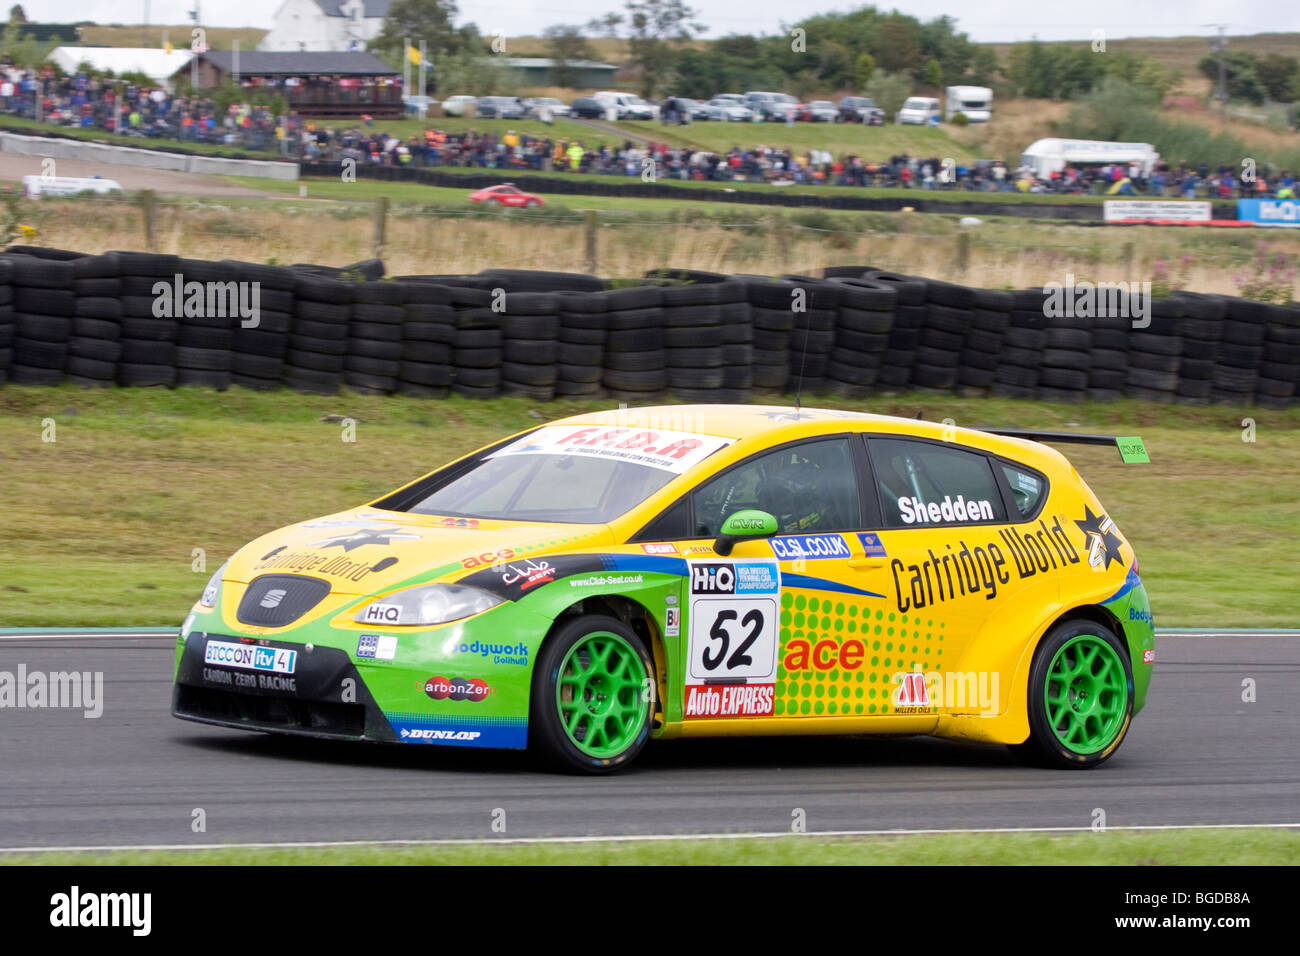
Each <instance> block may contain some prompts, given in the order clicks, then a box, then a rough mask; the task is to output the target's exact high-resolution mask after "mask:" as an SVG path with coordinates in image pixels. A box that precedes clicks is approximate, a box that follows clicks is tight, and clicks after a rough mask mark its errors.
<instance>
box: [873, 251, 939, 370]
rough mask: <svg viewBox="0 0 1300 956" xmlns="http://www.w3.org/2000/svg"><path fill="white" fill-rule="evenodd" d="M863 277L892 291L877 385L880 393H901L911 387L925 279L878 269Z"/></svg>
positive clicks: (923, 310)
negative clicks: (891, 312) (891, 316)
mask: <svg viewBox="0 0 1300 956" xmlns="http://www.w3.org/2000/svg"><path fill="white" fill-rule="evenodd" d="M865 278H867V279H870V280H871V281H872V282H876V283H879V284H880V285H883V286H885V287H886V288H890V289H893V290H894V323H893V325H892V326H891V327H890V330H889V340H888V341H887V342H886V343H885V354H884V356H883V357H882V358H881V361H880V372H879V374H878V375H877V376H876V383H877V385H878V387H879V390H881V391H892V392H899V391H903V390H904V389H906V388H907V387H908V386H910V385H911V384H912V369H913V368H914V367H915V365H916V350H917V349H919V348H920V347H921V333H922V330H923V329H924V328H925V319H926V314H927V312H926V307H925V280H924V279H918V278H916V277H914V276H905V275H899V274H898V273H896V272H882V271H880V270H875V271H872V272H869V273H867V275H866V276H865Z"/></svg>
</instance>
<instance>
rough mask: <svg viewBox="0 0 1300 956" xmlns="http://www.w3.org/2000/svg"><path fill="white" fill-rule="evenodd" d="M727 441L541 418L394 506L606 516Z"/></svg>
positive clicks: (460, 513)
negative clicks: (552, 422) (557, 422)
mask: <svg viewBox="0 0 1300 956" xmlns="http://www.w3.org/2000/svg"><path fill="white" fill-rule="evenodd" d="M730 443H731V442H730V439H726V438H720V437H718V436H716V435H701V434H697V433H695V432H679V431H668V430H653V431H651V430H648V429H635V428H624V427H609V426H604V425H574V424H562V425H546V426H543V427H542V428H539V429H537V430H535V431H532V432H529V433H528V434H527V435H524V436H522V437H520V438H517V439H515V440H514V441H512V442H510V443H509V444H505V445H501V446H497V447H496V448H495V449H493V450H490V451H488V452H485V453H484V454H483V456H482V457H481V458H478V459H477V460H472V461H469V462H465V463H461V464H457V465H455V466H452V467H451V468H450V469H449V470H448V471H447V472H446V473H445V477H443V476H442V475H439V474H434V475H431V476H430V478H429V479H428V480H429V481H431V482H432V484H429V485H426V487H427V488H428V489H429V490H428V492H427V493H426V494H423V496H422V497H418V498H416V499H414V500H413V501H411V503H410V504H409V505H405V503H404V506H403V507H401V508H400V509H399V510H403V511H410V512H413V513H415V514H437V515H450V516H454V517H464V518H492V519H497V520H501V521H560V522H566V523H575V524H606V523H608V522H610V521H613V520H614V519H615V518H617V517H618V516H619V515H621V514H623V513H624V512H626V511H628V510H630V509H631V508H634V507H635V506H636V505H638V504H640V503H641V502H642V501H644V500H645V499H646V498H648V497H649V496H650V495H652V494H654V493H655V492H656V491H658V490H659V489H660V488H662V487H663V486H664V485H666V484H668V482H670V481H672V479H673V478H675V477H676V476H678V475H680V474H683V473H685V472H686V471H689V470H690V469H691V468H693V467H694V466H695V465H697V464H699V463H700V462H701V461H703V460H704V459H705V458H707V457H708V456H709V455H711V454H713V453H714V452H716V451H717V450H718V449H719V448H722V447H724V446H726V445H728V444H730ZM381 507H383V505H381Z"/></svg>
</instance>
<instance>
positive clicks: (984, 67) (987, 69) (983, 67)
mask: <svg viewBox="0 0 1300 956" xmlns="http://www.w3.org/2000/svg"><path fill="white" fill-rule="evenodd" d="M997 71H998V57H997V54H996V53H994V52H993V47H991V46H977V47H976V48H975V52H974V53H972V54H971V61H970V79H971V83H972V84H974V85H976V86H988V85H989V84H990V83H992V82H993V74H995V73H997Z"/></svg>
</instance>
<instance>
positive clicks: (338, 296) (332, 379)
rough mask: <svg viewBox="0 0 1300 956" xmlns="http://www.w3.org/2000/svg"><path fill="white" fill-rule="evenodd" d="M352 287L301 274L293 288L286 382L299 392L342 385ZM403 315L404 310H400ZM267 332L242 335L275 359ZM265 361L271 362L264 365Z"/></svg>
mask: <svg viewBox="0 0 1300 956" xmlns="http://www.w3.org/2000/svg"><path fill="white" fill-rule="evenodd" d="M352 285H353V283H350V282H344V281H342V280H340V279H331V278H329V277H326V276H320V275H310V274H306V273H303V272H299V273H297V274H296V276H295V281H294V290H293V323H292V326H291V327H290V330H289V332H288V334H287V342H286V345H285V352H284V371H283V375H284V382H285V384H286V385H288V386H289V387H290V388H292V389H295V390H296V391H299V392H310V393H316V394H325V395H332V394H333V393H335V392H337V391H338V390H339V387H340V386H341V385H342V384H343V366H344V363H345V362H346V361H347V354H348V345H349V338H350V335H349V325H350V320H351V316H352ZM403 316H405V313H403ZM274 334H275V333H272V332H267V333H265V335H264V336H258V337H256V338H253V337H250V336H248V335H247V334H246V333H245V334H243V335H241V341H243V342H245V343H248V344H247V345H246V346H245V348H246V350H247V351H252V350H253V348H254V347H257V348H259V349H261V350H262V353H261V354H264V355H266V356H267V357H268V358H270V357H273V353H274V351H275V348H276V342H275V341H274V339H273V338H271V336H273V335H274ZM268 364H269V363H268Z"/></svg>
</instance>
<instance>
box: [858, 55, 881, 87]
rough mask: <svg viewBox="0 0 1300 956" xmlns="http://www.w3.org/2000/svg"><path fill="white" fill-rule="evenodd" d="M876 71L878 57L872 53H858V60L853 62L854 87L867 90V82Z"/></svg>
mask: <svg viewBox="0 0 1300 956" xmlns="http://www.w3.org/2000/svg"><path fill="white" fill-rule="evenodd" d="M875 73H876V58H875V57H874V56H872V55H871V54H870V53H867V52H865V51H864V52H862V53H859V54H858V58H857V60H856V61H855V62H854V64H853V79H854V80H855V84H854V87H855V88H856V89H859V90H865V89H866V88H867V84H869V83H870V82H871V78H872V77H873V76H874V75H875Z"/></svg>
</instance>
